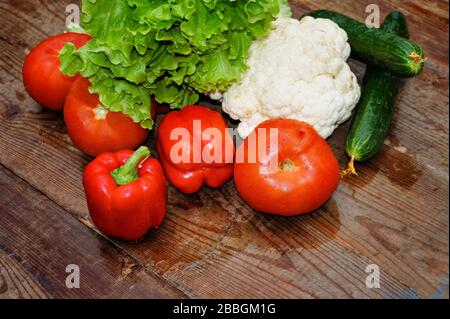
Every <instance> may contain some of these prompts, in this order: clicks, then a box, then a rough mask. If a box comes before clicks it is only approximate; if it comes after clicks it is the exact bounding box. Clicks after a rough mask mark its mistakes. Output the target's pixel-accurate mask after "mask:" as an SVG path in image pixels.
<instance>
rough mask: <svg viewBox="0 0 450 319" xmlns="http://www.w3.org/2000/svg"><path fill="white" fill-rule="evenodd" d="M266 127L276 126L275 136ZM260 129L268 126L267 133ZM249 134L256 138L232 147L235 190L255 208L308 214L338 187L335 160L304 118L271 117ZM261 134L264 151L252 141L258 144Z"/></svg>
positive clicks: (272, 212)
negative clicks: (234, 154) (233, 149)
mask: <svg viewBox="0 0 450 319" xmlns="http://www.w3.org/2000/svg"><path fill="white" fill-rule="evenodd" d="M270 128H275V129H278V139H275V138H272V139H271V138H270V134H269V131H268V129H270ZM258 129H266V135H265V137H264V136H263V135H261V134H262V132H260V131H259V130H258ZM251 137H252V138H256V140H255V141H257V142H256V143H250V142H249V139H250V137H249V138H247V139H246V140H245V141H244V143H242V145H241V146H240V147H239V149H238V151H237V153H236V163H235V166H234V179H235V183H236V187H237V190H238V192H239V194H240V195H241V196H242V198H243V199H244V200H245V201H246V202H247V203H248V204H249V205H250V206H251V207H253V208H254V209H256V210H258V211H260V212H262V213H268V214H275V215H282V216H295V215H300V214H306V213H309V212H312V211H314V210H316V209H318V208H320V207H321V206H322V205H323V204H325V203H326V201H327V200H328V199H329V198H330V197H331V195H332V194H333V193H334V191H335V190H336V188H337V185H338V183H339V180H340V175H339V165H338V162H337V160H336V158H335V157H334V155H333V151H332V150H331V148H330V146H329V145H328V143H327V142H326V141H325V140H324V139H323V138H322V137H321V136H320V135H319V134H318V133H317V132H316V131H315V130H314V129H313V128H312V127H311V126H309V125H308V124H306V123H303V122H299V121H296V120H288V119H273V120H269V121H266V122H264V123H262V124H261V125H260V126H258V128H257V129H256V130H255V131H254V132H253V133H252V136H251ZM259 138H261V140H262V142H265V145H266V146H265V148H262V149H263V150H264V151H263V152H259V148H258V147H250V146H251V145H253V144H255V145H258V143H260V142H261V141H260V140H259ZM276 144H277V145H276ZM259 145H261V144H259ZM270 147H272V151H271V152H269V150H270ZM242 152H244V153H242ZM259 153H261V154H262V155H258V154H259Z"/></svg>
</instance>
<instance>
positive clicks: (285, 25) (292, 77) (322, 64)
mask: <svg viewBox="0 0 450 319" xmlns="http://www.w3.org/2000/svg"><path fill="white" fill-rule="evenodd" d="M347 40H348V38H347V34H346V32H345V31H344V30H342V29H341V28H340V27H339V26H338V25H337V24H336V23H334V22H333V21H331V20H328V19H314V18H312V17H305V18H303V19H302V20H301V21H298V20H295V19H291V18H286V17H280V18H279V19H278V20H276V21H274V22H273V31H272V32H271V34H270V35H269V36H268V37H266V38H263V39H260V40H257V41H255V42H254V43H253V44H252V46H251V48H250V56H249V59H248V61H247V64H248V67H249V68H248V70H247V71H246V72H245V73H244V74H243V76H242V79H241V80H240V81H239V82H238V83H235V84H233V85H232V86H231V87H230V89H229V90H228V91H227V92H225V93H224V95H223V105H222V107H223V110H224V111H225V112H226V113H228V114H229V115H230V116H231V117H232V118H233V119H235V120H240V121H241V123H240V125H239V127H238V131H239V135H241V137H243V138H245V137H247V136H248V135H249V134H250V133H251V132H252V131H253V130H254V129H255V128H256V127H257V126H258V125H259V124H260V123H262V122H264V121H266V120H268V119H270V118H280V117H281V118H291V119H297V120H300V121H304V122H306V123H309V124H310V125H312V126H313V127H314V128H315V129H316V130H317V131H318V133H319V134H320V135H321V136H322V137H324V138H328V137H329V136H330V135H331V134H332V133H333V131H334V130H335V129H336V128H337V127H338V125H340V124H342V123H343V122H345V121H347V120H348V119H349V118H350V116H351V113H352V111H353V109H354V108H355V106H356V104H357V103H358V100H359V98H360V96H361V89H360V87H359V85H358V82H357V79H356V76H355V75H354V74H353V73H352V71H351V70H350V67H349V66H348V64H347V63H346V61H347V59H348V57H349V56H350V45H349V44H348V42H347ZM213 97H215V98H218V97H219V96H218V95H217V94H216V95H215V96H213Z"/></svg>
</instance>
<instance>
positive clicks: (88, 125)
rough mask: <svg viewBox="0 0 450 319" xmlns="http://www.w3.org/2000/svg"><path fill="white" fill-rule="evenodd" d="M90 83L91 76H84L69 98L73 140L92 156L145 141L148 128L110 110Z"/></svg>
mask: <svg viewBox="0 0 450 319" xmlns="http://www.w3.org/2000/svg"><path fill="white" fill-rule="evenodd" d="M89 86H90V83H89V80H87V79H85V78H82V77H80V78H79V79H78V80H76V81H75V83H74V84H73V85H72V88H71V89H70V91H69V94H68V95H67V98H66V104H65V106H64V121H65V122H66V125H67V131H68V132H69V136H70V138H71V139H72V142H73V144H75V146H76V147H78V148H79V149H80V150H82V151H83V152H85V153H86V154H89V155H91V156H97V155H99V154H102V153H105V152H117V151H120V150H124V149H136V148H137V147H138V146H139V145H141V144H143V143H144V142H145V140H146V139H147V137H148V134H149V132H148V130H146V129H143V128H142V127H141V125H140V124H137V123H134V122H133V120H132V119H131V118H130V117H128V116H126V115H124V114H122V113H116V112H108V111H107V110H106V109H104V108H103V107H102V105H101V104H100V101H99V98H98V95H96V94H91V93H89V90H88V89H89Z"/></svg>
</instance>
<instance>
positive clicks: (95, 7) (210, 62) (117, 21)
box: [60, 0, 289, 128]
mask: <svg viewBox="0 0 450 319" xmlns="http://www.w3.org/2000/svg"><path fill="white" fill-rule="evenodd" d="M82 3H83V15H82V18H81V27H82V28H83V29H84V30H85V31H86V32H87V33H89V34H90V35H92V36H93V39H92V40H91V41H90V42H89V43H88V44H87V45H86V46H84V47H82V48H80V49H79V50H77V49H76V48H75V47H74V46H73V45H71V44H67V45H66V46H65V47H64V49H63V50H62V51H61V53H60V60H61V70H62V71H63V72H64V73H65V74H67V75H74V74H76V73H80V74H81V75H82V76H84V77H87V78H89V80H90V82H91V84H92V87H91V88H90V91H91V92H92V93H96V94H98V95H99V97H100V101H101V102H102V104H103V105H104V107H105V108H107V109H108V110H110V111H115V112H122V113H124V114H126V115H128V116H130V117H131V118H132V119H133V121H135V122H137V123H141V125H142V126H143V127H145V128H152V126H153V121H152V120H151V97H152V96H154V97H155V98H156V100H157V101H158V102H159V103H167V104H169V105H170V106H171V107H172V108H182V107H184V106H186V105H189V104H194V103H196V102H197V101H198V99H199V95H200V94H204V93H209V92H216V91H222V92H223V91H226V90H227V89H228V87H229V86H230V85H231V84H232V83H233V82H235V81H237V80H239V79H240V77H241V75H242V73H243V72H245V71H246V69H247V65H246V63H245V61H246V59H247V58H248V54H249V52H248V50H249V47H250V45H251V43H252V41H253V40H255V39H256V38H258V37H262V36H265V35H267V34H268V33H269V32H270V23H271V22H272V21H273V20H274V19H276V18H277V17H278V16H279V15H280V14H284V15H286V14H289V13H287V12H288V11H287V8H289V6H288V5H287V1H286V0H258V1H256V0H236V1H229V0H168V1H167V0H83V2H82Z"/></svg>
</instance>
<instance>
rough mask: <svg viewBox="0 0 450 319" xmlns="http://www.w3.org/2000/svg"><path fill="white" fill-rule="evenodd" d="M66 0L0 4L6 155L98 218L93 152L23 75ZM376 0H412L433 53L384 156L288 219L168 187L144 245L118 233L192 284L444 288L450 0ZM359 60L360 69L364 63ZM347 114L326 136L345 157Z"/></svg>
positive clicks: (398, 290) (214, 288) (295, 289)
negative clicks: (376, 270)
mask: <svg viewBox="0 0 450 319" xmlns="http://www.w3.org/2000/svg"><path fill="white" fill-rule="evenodd" d="M67 3H68V1H44V0H41V1H37V2H34V1H33V2H31V1H20V2H19V1H12V0H10V1H7V2H5V3H1V4H0V14H1V15H2V17H4V20H3V21H4V22H2V23H4V25H5V26H4V27H2V28H1V29H0V40H1V43H0V46H1V47H2V52H3V53H4V54H3V55H2V56H1V57H0V67H1V70H0V97H1V99H0V114H1V118H0V132H1V133H0V163H2V164H3V165H5V166H6V167H8V168H9V169H10V170H12V171H13V172H14V173H15V174H17V175H19V176H20V177H22V178H23V179H25V180H27V181H28V182H29V183H30V184H32V185H33V186H34V187H36V188H37V189H39V190H40V191H42V192H43V193H44V194H45V195H46V196H48V197H49V198H50V199H51V200H53V201H55V202H56V203H57V204H58V205H60V206H61V207H63V208H64V209H66V210H67V211H69V212H70V213H71V214H72V215H73V216H75V217H76V218H77V219H78V220H80V221H81V222H83V223H84V224H86V225H87V226H88V227H91V228H93V226H92V224H91V223H90V220H89V218H88V213H87V208H86V204H85V199H84V194H83V190H82V185H81V173H82V169H83V167H84V166H85V165H86V164H87V162H88V160H89V159H88V157H86V156H84V155H82V154H81V153H80V152H79V151H77V150H75V149H74V148H73V147H72V146H71V145H70V141H69V139H68V137H67V136H66V130H65V128H64V124H63V121H62V118H61V116H60V115H57V114H55V113H52V112H45V111H42V110H41V108H40V107H39V106H38V105H37V104H36V103H34V102H33V101H32V100H31V99H30V98H29V97H28V96H27V95H26V93H25V92H24V90H23V89H22V85H21V76H20V72H21V70H20V68H21V63H22V61H23V58H24V55H25V50H26V49H27V48H30V47H32V46H33V45H35V44H37V43H38V42H39V41H40V40H41V39H42V38H44V37H45V36H47V35H49V34H56V33H58V32H60V30H62V29H63V23H64V8H65V6H66V4H67ZM369 3H373V1H362V0H358V1H339V2H333V1H291V4H292V5H293V6H294V7H295V15H296V16H300V14H302V13H305V12H306V11H307V10H310V9H316V8H330V9H335V10H339V11H341V12H344V13H347V14H349V15H352V16H354V17H355V18H358V19H360V20H363V16H364V9H365V7H366V5H367V4H369ZM378 3H380V6H381V8H382V11H383V13H384V14H386V13H387V12H388V11H389V10H390V9H393V8H399V9H401V10H403V11H404V12H406V13H408V16H409V18H410V21H411V22H410V26H411V34H412V38H413V39H414V40H415V41H417V42H419V43H421V44H423V46H424V49H425V51H426V53H427V56H428V61H427V67H426V69H425V71H424V73H423V74H422V75H421V76H420V77H418V78H415V79H412V80H409V81H407V82H406V83H405V86H404V87H403V90H402V94H401V97H400V99H399V102H398V111H397V114H396V116H395V120H394V127H393V129H392V133H391V136H390V137H389V139H388V141H387V142H386V146H385V147H384V149H383V151H382V152H381V153H380V155H379V156H377V157H376V158H375V159H373V160H372V161H370V162H369V163H367V164H361V165H359V167H358V168H359V172H360V176H359V177H357V178H348V179H345V180H344V181H343V182H342V183H341V185H340V187H339V190H338V192H337V193H336V194H335V196H334V197H333V199H332V200H331V201H330V202H329V203H328V204H327V205H326V206H325V207H324V208H323V209H321V210H320V211H318V212H316V213H314V214H311V215H309V216H306V217H298V218H289V219H287V218H277V217H272V216H263V215H258V214H257V213H255V212H254V211H253V210H251V209H249V208H248V206H246V205H245V203H243V202H242V200H241V199H240V198H239V196H238V194H237V193H236V190H235V188H234V186H233V183H232V182H231V183H229V184H228V185H227V186H225V187H224V188H223V189H221V190H211V189H204V190H203V191H202V192H200V193H199V194H196V195H192V196H184V195H181V194H180V193H178V192H177V191H175V190H174V189H170V194H169V214H168V217H167V219H166V221H165V223H164V225H163V226H162V227H161V228H160V229H159V230H158V231H154V232H151V233H150V234H149V235H148V236H147V238H146V239H145V240H144V241H143V242H141V243H140V244H139V245H134V244H129V243H123V242H115V243H114V244H115V245H118V246H120V247H121V248H122V249H124V250H125V251H126V252H127V253H129V254H130V255H132V256H133V257H135V258H136V260H137V261H139V263H142V265H145V267H147V268H148V270H150V271H152V272H154V273H156V274H157V275H158V276H160V277H162V278H164V279H165V280H167V282H168V283H169V284H170V285H172V286H174V287H176V288H178V289H179V290H181V291H183V292H184V293H185V294H186V295H188V296H190V297H218V298H223V297H228V298H229V297H327V298H330V297H363V298H365V297H433V296H436V294H437V292H439V291H441V290H442V287H444V291H445V284H446V282H447V287H448V209H449V207H448V120H447V118H448V10H447V11H445V5H446V2H445V1H413V2H406V1H379V2H378ZM12 8H14V9H15V11H14V15H12V14H11V11H12V10H11V9H12ZM36 8H39V9H40V10H38V11H37V10H36ZM44 21H45V23H44ZM48 21H51V22H48ZM18 22H21V23H28V24H29V25H28V27H27V28H21V27H17V24H18ZM353 65H354V69H355V70H356V71H357V73H358V75H359V77H361V76H362V75H363V72H364V66H362V65H361V64H358V63H353ZM347 126H348V124H347V125H345V126H343V127H341V128H339V129H338V131H337V132H336V134H335V135H334V136H333V137H332V138H331V139H330V144H331V145H332V146H333V149H334V151H335V153H336V155H337V157H338V159H339V161H340V163H341V165H342V167H344V165H345V162H346V161H347V158H346V157H345V153H344V150H343V141H344V139H345V135H346V132H347ZM149 143H150V144H153V143H154V139H153V137H152V139H151V140H150V141H149ZM61 190H64V191H61ZM97 241H101V239H100V238H98V237H94V239H92V242H94V243H96V242H97ZM86 244H88V243H86ZM91 244H93V243H91ZM372 263H376V264H378V265H379V266H380V267H381V271H382V287H381V289H379V290H369V289H367V288H366V287H365V278H366V276H367V274H366V273H365V271H364V270H365V268H366V266H367V265H368V264H372ZM446 278H447V281H446ZM0 286H1V285H0ZM36 289H38V288H36Z"/></svg>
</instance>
